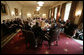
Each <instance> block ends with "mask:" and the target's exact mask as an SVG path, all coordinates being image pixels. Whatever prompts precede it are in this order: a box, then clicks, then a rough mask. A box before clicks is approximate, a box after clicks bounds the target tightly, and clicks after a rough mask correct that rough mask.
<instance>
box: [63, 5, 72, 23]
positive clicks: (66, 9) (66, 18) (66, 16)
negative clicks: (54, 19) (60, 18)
mask: <svg viewBox="0 0 84 55" xmlns="http://www.w3.org/2000/svg"><path fill="white" fill-rule="evenodd" d="M70 8H71V3H67V4H66V8H65V15H64V21H65V22H66V20H68V17H69V12H70Z"/></svg>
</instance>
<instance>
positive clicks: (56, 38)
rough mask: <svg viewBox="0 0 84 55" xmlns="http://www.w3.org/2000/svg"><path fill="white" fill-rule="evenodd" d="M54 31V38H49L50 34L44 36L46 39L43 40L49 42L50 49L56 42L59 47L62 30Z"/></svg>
mask: <svg viewBox="0 0 84 55" xmlns="http://www.w3.org/2000/svg"><path fill="white" fill-rule="evenodd" d="M53 31H54V35H53V37H51V36H49V34H47V33H46V34H45V35H44V38H43V40H45V41H48V45H49V48H50V44H51V42H54V41H56V46H58V40H59V35H60V28H58V27H57V28H56V29H54V30H53Z"/></svg>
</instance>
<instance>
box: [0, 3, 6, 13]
mask: <svg viewBox="0 0 84 55" xmlns="http://www.w3.org/2000/svg"><path fill="white" fill-rule="evenodd" d="M1 14H7V8H6V4H3V3H1Z"/></svg>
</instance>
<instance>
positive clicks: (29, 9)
mask: <svg viewBox="0 0 84 55" xmlns="http://www.w3.org/2000/svg"><path fill="white" fill-rule="evenodd" d="M48 10H49V8H47V7H44V8H43V7H41V8H40V11H39V13H40V14H39V16H40V17H42V14H46V18H48ZM34 11H36V7H25V6H24V7H23V8H22V13H23V19H26V18H27V13H29V14H31V16H32V17H34Z"/></svg>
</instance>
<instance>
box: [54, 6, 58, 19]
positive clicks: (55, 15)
mask: <svg viewBox="0 0 84 55" xmlns="http://www.w3.org/2000/svg"><path fill="white" fill-rule="evenodd" d="M56 17H57V7H56V8H55V13H54V18H55V20H56Z"/></svg>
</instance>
